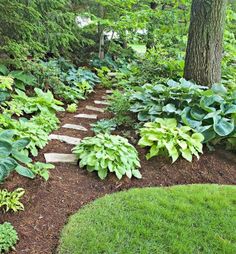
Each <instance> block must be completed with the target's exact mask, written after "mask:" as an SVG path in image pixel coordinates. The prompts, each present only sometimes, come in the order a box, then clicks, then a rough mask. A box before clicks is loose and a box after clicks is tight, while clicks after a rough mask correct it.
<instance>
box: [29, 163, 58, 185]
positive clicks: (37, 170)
mask: <svg viewBox="0 0 236 254" xmlns="http://www.w3.org/2000/svg"><path fill="white" fill-rule="evenodd" d="M27 166H28V168H29V169H30V170H31V171H32V172H33V173H34V174H35V175H39V176H41V177H42V178H43V179H44V180H45V181H48V179H49V177H50V174H49V171H50V170H51V169H54V168H55V166H54V165H52V164H49V163H42V162H35V163H30V164H27Z"/></svg>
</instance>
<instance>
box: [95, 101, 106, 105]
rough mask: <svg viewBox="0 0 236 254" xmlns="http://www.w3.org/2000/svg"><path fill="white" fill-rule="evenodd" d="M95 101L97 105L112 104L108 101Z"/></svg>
mask: <svg viewBox="0 0 236 254" xmlns="http://www.w3.org/2000/svg"><path fill="white" fill-rule="evenodd" d="M94 103H95V104H97V105H110V103H109V102H107V101H94Z"/></svg>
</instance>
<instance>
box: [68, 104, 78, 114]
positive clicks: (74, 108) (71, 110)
mask: <svg viewBox="0 0 236 254" xmlns="http://www.w3.org/2000/svg"><path fill="white" fill-rule="evenodd" d="M77 109H78V106H77V104H76V103H72V104H70V105H68V106H67V108H66V111H67V112H69V113H75V112H76V111H77Z"/></svg>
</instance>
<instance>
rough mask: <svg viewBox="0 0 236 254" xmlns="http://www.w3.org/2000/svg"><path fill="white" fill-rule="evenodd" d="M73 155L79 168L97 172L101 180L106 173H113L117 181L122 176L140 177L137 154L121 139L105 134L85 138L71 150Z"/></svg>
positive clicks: (126, 141) (125, 140)
mask: <svg viewBox="0 0 236 254" xmlns="http://www.w3.org/2000/svg"><path fill="white" fill-rule="evenodd" d="M73 153H74V154H76V156H77V157H78V159H79V160H80V162H79V165H80V167H81V168H83V167H86V168H87V170H88V171H89V172H92V171H97V172H98V176H99V177H100V178H101V179H105V178H106V176H107V174H108V172H114V173H115V174H116V176H117V177H118V179H121V178H122V177H123V176H124V175H126V176H127V177H129V178H131V177H132V176H134V177H136V178H141V177H142V176H141V174H140V172H139V170H138V169H137V168H139V167H140V163H139V158H138V152H137V151H136V149H135V148H134V147H133V146H132V145H131V144H129V142H128V140H127V139H125V138H123V137H120V136H115V135H109V134H107V133H106V134H98V135H97V136H95V137H87V138H85V139H83V140H82V141H81V143H80V144H79V145H77V146H76V147H75V148H74V149H73Z"/></svg>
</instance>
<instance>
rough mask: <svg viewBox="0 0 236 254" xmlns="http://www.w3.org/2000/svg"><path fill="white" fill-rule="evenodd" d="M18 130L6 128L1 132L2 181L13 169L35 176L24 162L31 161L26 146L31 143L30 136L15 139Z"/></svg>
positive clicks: (28, 175)
mask: <svg viewBox="0 0 236 254" xmlns="http://www.w3.org/2000/svg"><path fill="white" fill-rule="evenodd" d="M15 134H16V132H15V131H13V130H6V131H2V132H0V182H1V181H3V180H4V179H5V178H6V177H7V176H8V175H9V174H10V173H11V172H12V171H14V170H15V171H17V172H18V173H19V174H20V175H23V176H26V177H29V178H34V174H33V173H32V172H31V170H29V169H28V168H26V167H24V166H22V164H23V165H24V164H26V163H30V162H31V159H30V158H29V157H28V154H27V152H26V151H25V148H26V147H27V146H28V145H29V143H30V140H29V139H28V138H22V139H19V140H17V141H14V136H15Z"/></svg>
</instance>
